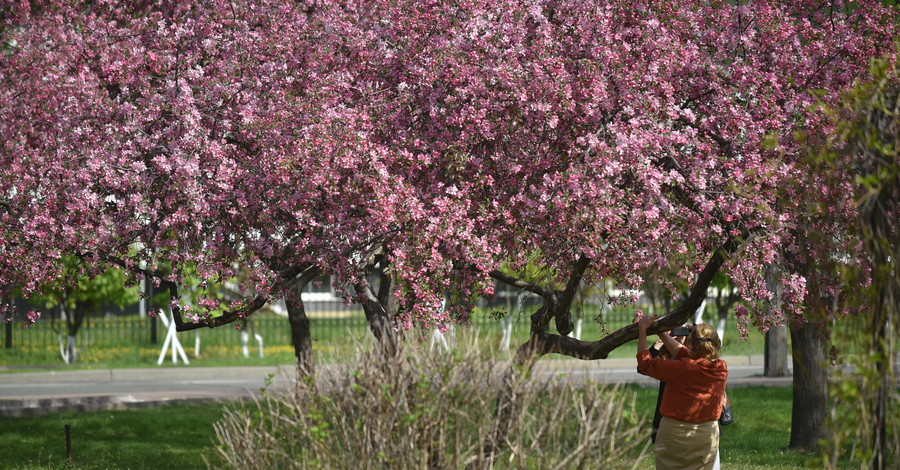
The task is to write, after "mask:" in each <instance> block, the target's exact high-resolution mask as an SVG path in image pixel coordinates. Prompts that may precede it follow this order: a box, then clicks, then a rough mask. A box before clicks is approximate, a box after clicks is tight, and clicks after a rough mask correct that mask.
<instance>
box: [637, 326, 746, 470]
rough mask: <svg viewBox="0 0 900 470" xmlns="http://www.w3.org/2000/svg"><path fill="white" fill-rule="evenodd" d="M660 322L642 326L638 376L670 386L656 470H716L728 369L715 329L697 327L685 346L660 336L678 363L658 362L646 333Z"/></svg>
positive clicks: (663, 406) (658, 437)
mask: <svg viewBox="0 0 900 470" xmlns="http://www.w3.org/2000/svg"><path fill="white" fill-rule="evenodd" d="M655 321H656V317H655V316H648V317H643V318H641V319H640V320H639V321H638V353H637V361H638V370H639V371H640V372H641V373H643V374H646V375H649V376H650V377H653V378H656V379H658V380H661V381H664V382H666V389H665V392H664V393H663V398H662V404H661V405H660V409H659V411H660V414H662V416H663V417H662V420H661V421H660V424H659V430H658V431H657V434H656V445H655V447H654V453H655V455H656V468H657V470H662V469H673V470H674V469H703V470H711V469H712V468H713V465H714V464H715V460H716V453H717V450H718V448H719V426H718V423H717V420H718V419H719V415H720V414H721V412H722V403H723V401H724V398H725V382H726V381H727V379H728V366H727V364H725V361H722V360H720V359H719V350H720V348H721V347H722V343H721V341H720V340H719V335H718V334H717V333H716V330H715V328H713V327H712V326H711V325H709V324H706V323H701V324H699V325H695V326H694V328H693V329H692V330H691V333H690V335H689V336H688V337H687V340H686V341H685V344H684V345H682V344H680V343H678V341H676V340H675V339H674V338H672V337H671V336H669V335H668V334H667V333H665V332H662V333H659V336H660V338H661V339H662V340H663V343H664V344H665V346H666V347H667V348H669V350H670V351H671V352H674V354H673V355H674V356H675V360H674V361H673V360H666V359H662V358H653V357H651V355H650V351H649V348H648V347H647V328H649V327H650V326H651V325H652V324H653V323H654V322H655Z"/></svg>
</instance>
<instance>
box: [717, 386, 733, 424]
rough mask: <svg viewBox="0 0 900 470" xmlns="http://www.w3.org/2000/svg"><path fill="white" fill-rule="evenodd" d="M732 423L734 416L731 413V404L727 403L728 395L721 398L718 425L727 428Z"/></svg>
mask: <svg viewBox="0 0 900 470" xmlns="http://www.w3.org/2000/svg"><path fill="white" fill-rule="evenodd" d="M733 422H734V414H733V413H732V412H731V402H730V401H728V394H727V393H726V394H725V396H724V397H723V398H722V414H721V415H720V416H719V424H721V425H722V426H728V425H729V424H731V423H733Z"/></svg>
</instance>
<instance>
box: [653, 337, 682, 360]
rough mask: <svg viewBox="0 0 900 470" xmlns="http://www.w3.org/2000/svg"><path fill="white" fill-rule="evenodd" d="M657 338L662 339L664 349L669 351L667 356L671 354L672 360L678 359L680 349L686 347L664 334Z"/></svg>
mask: <svg viewBox="0 0 900 470" xmlns="http://www.w3.org/2000/svg"><path fill="white" fill-rule="evenodd" d="M659 338H660V339H662V342H663V344H664V345H665V346H666V349H667V350H668V351H669V354H671V355H672V357H673V358H674V357H678V351H679V350H681V348H686V347H687V346H685V345H683V344H681V342H680V341H678V340H677V339H675V338H673V337H672V336H671V335H669V334H668V333H665V332H663V333H660V334H659Z"/></svg>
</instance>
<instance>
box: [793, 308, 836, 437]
mask: <svg viewBox="0 0 900 470" xmlns="http://www.w3.org/2000/svg"><path fill="white" fill-rule="evenodd" d="M791 350H792V353H793V363H794V381H793V385H794V387H793V388H794V396H793V410H792V412H791V443H790V448H792V449H797V450H807V451H812V450H815V449H817V448H818V446H819V442H818V441H819V440H820V439H824V438H825V437H826V432H825V418H826V416H827V413H828V371H827V368H826V358H827V353H828V342H827V341H826V339H825V336H824V331H823V329H822V327H821V325H819V324H818V323H815V322H808V323H805V324H804V325H803V326H802V327H801V328H799V329H796V330H792V331H791Z"/></svg>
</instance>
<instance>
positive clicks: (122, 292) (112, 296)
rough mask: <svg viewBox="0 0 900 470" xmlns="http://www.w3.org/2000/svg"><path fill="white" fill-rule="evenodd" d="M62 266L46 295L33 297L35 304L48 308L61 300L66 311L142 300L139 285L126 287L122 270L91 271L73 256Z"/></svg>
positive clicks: (63, 261) (48, 287) (63, 262)
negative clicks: (58, 275)
mask: <svg viewBox="0 0 900 470" xmlns="http://www.w3.org/2000/svg"><path fill="white" fill-rule="evenodd" d="M61 266H62V272H61V273H60V277H59V279H58V280H57V282H55V283H53V284H50V285H47V286H46V288H45V289H44V292H45V293H44V295H43V296H40V297H36V298H33V299H32V302H33V303H36V304H38V305H43V306H44V307H45V308H47V309H52V308H54V307H56V306H57V305H59V304H61V303H62V304H64V305H65V307H66V310H67V311H73V310H75V309H76V308H78V307H81V308H85V309H87V310H92V309H96V308H98V307H100V306H102V305H106V304H114V305H117V306H118V307H120V308H124V307H126V306H129V305H134V304H135V303H136V302H137V301H138V299H139V292H138V288H137V286H130V287H126V276H125V273H124V272H123V271H122V270H121V269H118V268H109V269H107V270H106V271H103V272H101V273H91V272H89V271H87V270H86V267H85V265H83V264H82V263H81V262H80V261H79V260H78V258H76V257H74V256H66V257H63V259H62V264H61Z"/></svg>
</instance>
